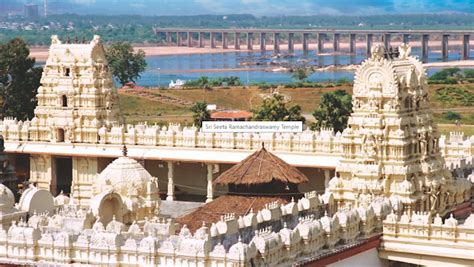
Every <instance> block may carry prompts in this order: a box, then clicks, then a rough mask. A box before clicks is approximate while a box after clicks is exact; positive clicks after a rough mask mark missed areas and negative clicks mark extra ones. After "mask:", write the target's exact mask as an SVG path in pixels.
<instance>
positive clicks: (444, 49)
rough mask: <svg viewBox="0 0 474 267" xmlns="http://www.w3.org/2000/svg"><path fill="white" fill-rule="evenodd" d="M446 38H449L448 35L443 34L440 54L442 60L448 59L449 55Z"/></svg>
mask: <svg viewBox="0 0 474 267" xmlns="http://www.w3.org/2000/svg"><path fill="white" fill-rule="evenodd" d="M448 38H449V35H447V34H443V38H442V40H441V54H442V56H443V58H448V53H449V44H448Z"/></svg>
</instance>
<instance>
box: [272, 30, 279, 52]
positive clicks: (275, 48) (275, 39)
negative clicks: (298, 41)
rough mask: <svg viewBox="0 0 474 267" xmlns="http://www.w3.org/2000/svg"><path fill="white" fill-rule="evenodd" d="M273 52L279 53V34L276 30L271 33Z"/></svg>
mask: <svg viewBox="0 0 474 267" xmlns="http://www.w3.org/2000/svg"><path fill="white" fill-rule="evenodd" d="M273 52H274V53H280V34H279V33H278V32H275V33H274V34H273Z"/></svg>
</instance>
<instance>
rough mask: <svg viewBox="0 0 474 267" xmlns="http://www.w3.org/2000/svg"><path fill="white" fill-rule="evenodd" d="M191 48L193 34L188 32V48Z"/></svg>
mask: <svg viewBox="0 0 474 267" xmlns="http://www.w3.org/2000/svg"><path fill="white" fill-rule="evenodd" d="M192 46H193V33H192V32H188V47H192Z"/></svg>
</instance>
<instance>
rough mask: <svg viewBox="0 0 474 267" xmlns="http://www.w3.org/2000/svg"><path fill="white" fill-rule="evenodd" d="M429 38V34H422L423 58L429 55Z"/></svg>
mask: <svg viewBox="0 0 474 267" xmlns="http://www.w3.org/2000/svg"><path fill="white" fill-rule="evenodd" d="M429 40H430V36H429V35H428V34H423V35H422V36H421V57H423V58H427V57H428V49H429Z"/></svg>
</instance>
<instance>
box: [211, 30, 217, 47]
mask: <svg viewBox="0 0 474 267" xmlns="http://www.w3.org/2000/svg"><path fill="white" fill-rule="evenodd" d="M210 35H211V48H216V33H215V32H211V33H210Z"/></svg>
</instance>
